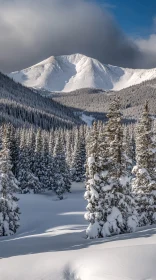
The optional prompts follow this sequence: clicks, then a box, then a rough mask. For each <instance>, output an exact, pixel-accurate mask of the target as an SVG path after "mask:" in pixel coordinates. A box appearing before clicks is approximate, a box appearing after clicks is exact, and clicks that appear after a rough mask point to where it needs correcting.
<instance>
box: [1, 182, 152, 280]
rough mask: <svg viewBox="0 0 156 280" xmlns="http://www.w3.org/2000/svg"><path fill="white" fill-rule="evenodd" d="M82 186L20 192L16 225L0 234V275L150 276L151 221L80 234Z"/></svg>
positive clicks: (93, 279) (10, 279) (60, 278)
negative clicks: (129, 228) (124, 230)
mask: <svg viewBox="0 0 156 280" xmlns="http://www.w3.org/2000/svg"><path fill="white" fill-rule="evenodd" d="M83 193H84V187H83V185H81V186H80V184H75V185H74V186H73V190H72V193H71V194H68V195H67V197H66V199H64V200H63V201H58V200H56V198H55V197H54V196H52V195H50V194H49V195H20V196H19V197H20V207H21V212H22V214H21V227H20V229H19V230H18V232H17V234H16V235H14V236H11V237H4V238H0V257H1V259H0V280H28V279H29V280H155V279H156V265H155V264H156V226H155V227H154V226H153V227H149V228H141V229H139V230H138V232H136V233H133V234H125V235H120V236H115V237H111V238H107V239H96V240H87V239H85V229H86V226H87V224H86V222H85V220H84V217H83V214H84V211H85V206H86V202H85V201H84V199H83Z"/></svg>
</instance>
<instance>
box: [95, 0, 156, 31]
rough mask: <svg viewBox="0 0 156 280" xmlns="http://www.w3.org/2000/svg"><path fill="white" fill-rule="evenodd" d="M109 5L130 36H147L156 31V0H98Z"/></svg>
mask: <svg viewBox="0 0 156 280" xmlns="http://www.w3.org/2000/svg"><path fill="white" fill-rule="evenodd" d="M96 1H97V2H99V3H100V4H104V6H106V7H108V9H109V11H110V12H111V13H112V14H113V15H114V16H115V18H116V20H117V22H118V24H119V25H120V26H121V27H122V29H123V30H124V31H125V32H126V33H127V34H128V35H130V36H133V37H147V36H148V35H149V34H151V33H153V32H154V23H153V19H154V18H155V17H156V0H107V1H105V0H96Z"/></svg>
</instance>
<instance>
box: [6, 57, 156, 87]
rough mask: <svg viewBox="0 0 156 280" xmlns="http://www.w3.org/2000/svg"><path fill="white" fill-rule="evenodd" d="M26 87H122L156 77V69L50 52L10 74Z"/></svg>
mask: <svg viewBox="0 0 156 280" xmlns="http://www.w3.org/2000/svg"><path fill="white" fill-rule="evenodd" d="M9 76H10V77H12V78H13V79H14V80H15V81H16V82H19V83H22V84H23V85H25V86H27V87H33V88H37V89H46V90H48V91H64V92H69V91H73V90H76V89H80V88H99V89H104V90H120V89H122V88H126V87H129V86H131V85H135V84H139V83H141V82H143V81H145V80H148V79H153V78H156V68H154V69H148V70H147V69H128V68H122V67H117V66H112V65H106V64H102V63H100V62H99V61H98V60H96V59H93V58H90V57H87V56H85V55H81V54H73V55H64V56H56V57H54V56H51V57H49V58H48V59H46V60H44V61H42V62H40V63H38V64H36V65H34V66H31V67H29V68H27V69H24V70H21V71H16V72H12V73H11V74H9Z"/></svg>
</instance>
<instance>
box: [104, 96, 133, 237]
mask: <svg viewBox="0 0 156 280" xmlns="http://www.w3.org/2000/svg"><path fill="white" fill-rule="evenodd" d="M108 118H109V120H108V123H107V126H106V142H107V148H106V154H107V157H108V160H107V162H108V166H107V168H108V173H107V175H106V177H105V185H104V187H103V191H104V224H103V229H102V235H103V236H110V235H114V234H119V233H124V232H129V231H134V230H135V228H136V226H137V216H136V213H135V203H134V200H133V198H132V196H131V193H130V191H129V190H130V181H129V176H128V173H129V171H127V169H126V168H125V166H126V165H127V163H126V164H125V153H124V152H125V151H124V150H123V127H122V123H121V119H122V118H121V113H120V104H119V100H115V101H114V102H112V103H111V105H110V109H109V112H108ZM123 158H124V160H123ZM128 160H129V159H128ZM126 162H127V157H126Z"/></svg>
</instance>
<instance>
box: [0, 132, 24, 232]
mask: <svg viewBox="0 0 156 280" xmlns="http://www.w3.org/2000/svg"><path fill="white" fill-rule="evenodd" d="M7 141H8V137H7V128H6V130H5V128H4V130H3V139H2V150H1V151H0V236H6V235H11V234H14V233H16V231H17V229H18V227H19V214H20V211H19V207H18V205H17V201H18V199H17V197H16V196H15V191H17V190H18V182H17V180H16V178H15V177H14V175H13V173H12V170H11V169H12V165H11V159H10V151H9V149H8V143H7Z"/></svg>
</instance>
